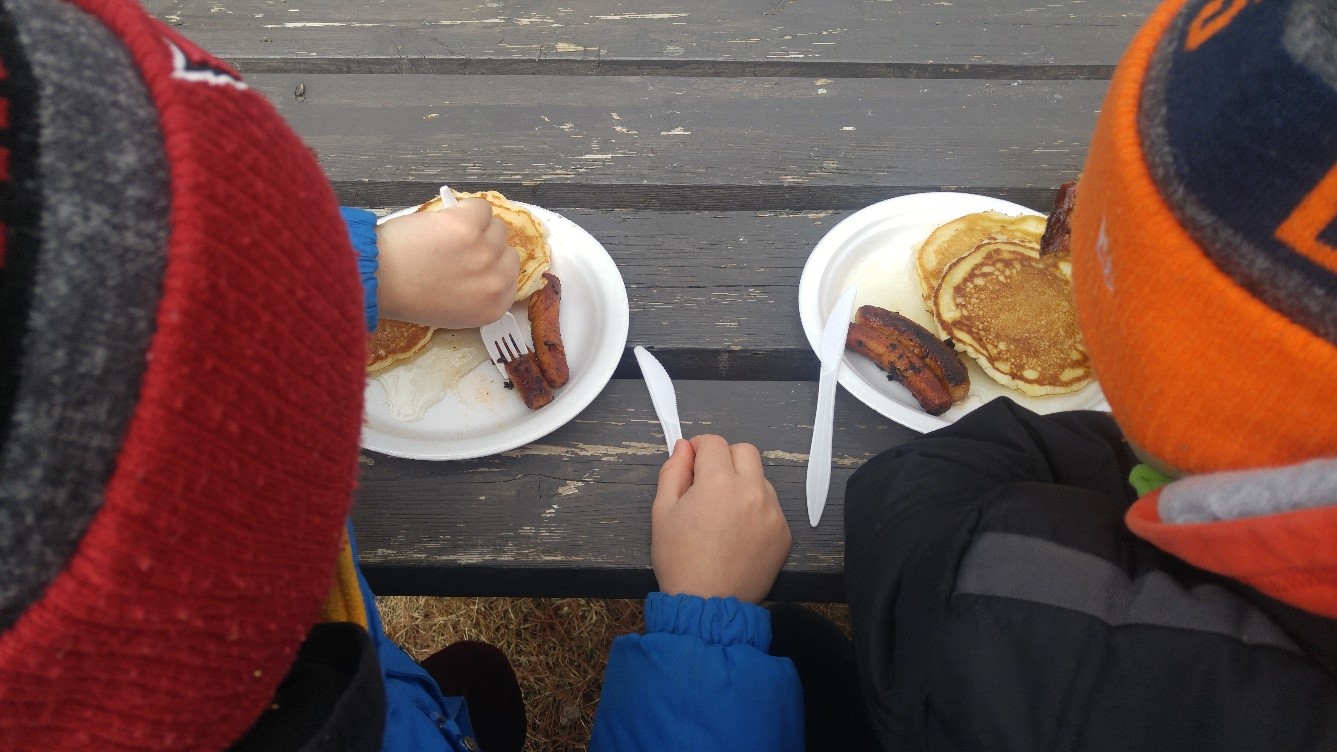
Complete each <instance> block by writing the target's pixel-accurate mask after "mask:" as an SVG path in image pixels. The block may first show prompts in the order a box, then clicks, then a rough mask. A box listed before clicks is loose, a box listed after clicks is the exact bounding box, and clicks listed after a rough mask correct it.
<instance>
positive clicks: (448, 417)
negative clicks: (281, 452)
mask: <svg viewBox="0 0 1337 752" xmlns="http://www.w3.org/2000/svg"><path fill="white" fill-rule="evenodd" d="M516 203H517V204H520V206H523V207H524V208H526V209H528V210H529V211H531V212H533V213H534V216H535V217H538V219H539V221H541V222H543V224H544V225H545V226H546V227H547V228H548V233H549V237H548V243H549V245H551V246H552V267H551V268H550V269H549V271H551V272H552V273H553V274H555V275H557V277H558V278H559V279H561V280H562V306H561V325H562V341H563V343H564V344H565V345H566V357H567V362H568V363H569V364H570V367H571V380H570V381H569V382H568V383H567V384H566V386H564V387H562V388H561V389H558V390H557V396H556V399H554V400H553V401H552V402H551V403H549V404H548V405H546V406H544V407H542V408H540V409H538V410H530V409H529V408H527V407H525V406H524V403H523V402H521V401H520V396H519V395H518V394H517V393H516V392H515V391H514V390H509V389H506V388H504V387H503V386H502V383H503V379H502V378H501V374H500V373H499V372H498V371H497V369H496V368H494V367H493V366H492V365H491V364H489V363H484V364H483V365H481V366H479V367H478V368H476V369H474V370H473V371H471V372H470V373H469V374H468V375H466V376H465V377H464V378H462V379H461V380H460V382H459V384H457V386H456V388H455V390H454V391H452V392H449V393H447V394H446V397H445V399H443V400H442V401H441V402H440V403H438V404H436V405H435V406H433V407H431V408H429V409H428V410H427V412H426V413H425V414H424V415H423V417H422V419H421V420H419V421H415V422H403V421H400V420H396V419H395V418H394V417H393V416H392V415H391V413H390V410H389V406H388V404H387V403H386V401H385V391H384V389H383V388H382V387H381V385H380V384H379V383H378V382H377V381H376V379H375V378H372V379H370V380H369V381H368V384H367V391H366V395H365V399H366V415H365V417H364V419H363V426H362V446H363V447H365V448H367V449H370V450H373V451H376V452H382V453H384V454H389V455H393V456H395V457H408V458H411V459H420V460H461V459H469V458H473V457H486V456H488V455H492V454H497V453H499V452H504V451H506V450H508V449H514V448H516V447H518V446H523V445H525V444H528V443H530V442H532V441H535V440H537V439H540V438H542V437H544V436H546V435H548V434H549V433H552V432H553V431H555V430H557V429H558V428H561V427H562V426H564V425H566V424H567V423H568V422H569V421H571V420H572V419H573V418H575V417H576V416H577V415H579V414H580V411H581V410H584V409H585V407H586V406H588V405H589V404H590V402H592V401H594V398H595V397H597V396H598V395H599V392H601V391H603V388H604V386H605V385H606V384H607V383H608V380H609V379H610V378H612V376H613V370H614V369H615V368H617V364H618V361H619V360H621V359H622V352H623V350H624V349H625V348H626V346H627V326H628V308H627V288H626V286H625V285H624V284H623V282H622V274H621V273H620V272H619V271H618V269H617V264H615V263H614V262H613V259H612V257H610V256H609V255H608V252H607V251H605V250H604V247H603V246H602V245H600V243H599V241H597V240H595V239H594V237H593V236H591V235H590V234H589V233H588V232H586V231H585V230H584V229H582V228H581V227H580V226H579V225H577V224H575V223H574V222H572V221H571V220H569V219H567V218H566V217H563V216H561V215H560V214H555V213H553V212H550V211H548V210H546V209H542V208H539V207H537V206H532V205H530V204H523V203H520V202H518V201H517V202H516ZM411 211H413V209H406V210H404V211H400V212H395V213H394V214H391V215H389V216H387V217H385V218H384V219H382V221H385V220H388V219H391V218H393V217H396V216H399V215H401V214H405V213H408V212H411ZM511 312H512V313H514V314H515V317H516V318H517V319H519V321H520V323H521V326H522V328H524V329H525V330H526V331H528V329H529V327H528V325H527V324H526V322H527V321H528V320H529V317H528V301H521V302H519V303H517V304H516V305H515V306H514V307H512V308H511ZM396 367H398V368H412V367H413V363H407V364H405V365H402V366H396Z"/></svg>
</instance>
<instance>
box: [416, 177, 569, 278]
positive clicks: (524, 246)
mask: <svg viewBox="0 0 1337 752" xmlns="http://www.w3.org/2000/svg"><path fill="white" fill-rule="evenodd" d="M454 193H455V197H456V198H481V199H483V200H484V201H486V202H488V203H489V204H492V215H493V216H494V217H496V218H497V219H500V220H501V221H502V222H504V223H505V224H506V245H508V246H510V247H512V248H514V249H515V250H516V251H518V252H519V253H520V279H519V280H518V281H517V282H516V285H515V299H516V301H517V302H518V301H521V300H524V299H525V298H528V297H529V296H530V295H533V294H534V293H535V292H537V291H538V289H539V288H541V287H543V285H544V284H545V282H544V279H543V273H544V272H546V271H548V267H550V266H551V265H552V249H551V248H550V247H549V246H548V229H547V228H546V227H544V226H543V223H542V222H540V221H539V220H538V218H537V217H535V216H534V215H533V214H532V213H530V211H529V210H528V209H526V208H524V207H523V206H520V205H519V204H517V203H515V202H513V201H511V200H510V199H508V198H506V197H505V196H503V195H501V194H500V193H497V192H496V191H481V192H478V193H460V192H459V191H454ZM442 208H443V207H442V206H441V197H440V196H435V197H433V198H432V199H431V200H430V201H428V202H427V203H425V204H422V205H421V206H419V207H418V211H441V209H442Z"/></svg>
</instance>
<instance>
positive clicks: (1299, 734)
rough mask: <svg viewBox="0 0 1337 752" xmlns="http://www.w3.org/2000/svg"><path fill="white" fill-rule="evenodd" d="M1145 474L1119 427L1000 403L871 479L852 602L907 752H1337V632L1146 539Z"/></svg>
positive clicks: (866, 674) (860, 489)
mask: <svg viewBox="0 0 1337 752" xmlns="http://www.w3.org/2000/svg"><path fill="white" fill-rule="evenodd" d="M1135 463H1136V460H1135V458H1134V457H1133V454H1132V452H1131V451H1130V449H1129V447H1128V445H1127V443H1126V442H1125V441H1124V440H1123V437H1122V435H1121V434H1120V432H1119V430H1118V427H1117V426H1116V425H1115V424H1114V422H1113V421H1112V420H1111V419H1110V418H1109V417H1108V416H1106V415H1104V414H1101V413H1089V412H1086V413H1063V414H1057V415H1051V416H1043V417H1042V416H1038V415H1035V414H1033V413H1031V412H1029V411H1027V410H1025V409H1023V408H1021V407H1018V406H1017V405H1016V404H1015V403H1012V402H1011V401H1009V400H1005V399H1000V400H996V401H994V402H992V403H990V404H988V405H986V406H984V407H983V408H980V409H978V410H976V411H974V412H972V413H971V414H970V415H968V416H966V417H965V418H964V419H962V420H961V421H959V422H957V423H956V424H954V425H952V426H949V427H947V428H944V429H941V430H939V431H935V432H933V433H931V434H928V435H925V436H923V437H920V438H918V439H916V440H913V441H911V442H909V443H907V444H904V445H901V446H898V447H896V448H894V449H892V450H890V451H887V452H885V453H883V454H881V455H879V456H878V457H876V458H874V459H873V460H870V461H869V462H868V463H867V464H866V465H864V466H863V467H862V468H860V469H859V471H858V472H856V473H855V474H854V476H853V477H852V478H851V479H850V481H849V486H848V489H847V493H846V502H845V504H846V507H845V527H846V564H845V569H846V581H847V591H848V596H849V602H850V608H851V618H852V622H853V626H854V639H855V649H856V654H857V657H858V662H859V670H860V680H861V683H862V685H863V690H864V695H865V697H866V698H867V701H868V705H869V714H870V717H871V720H872V723H873V725H874V727H875V729H876V732H877V734H878V736H879V738H880V740H881V742H882V744H883V745H884V746H885V747H886V748H887V749H895V750H901V749H963V750H1025V751H1026V752H1031V751H1033V750H1116V749H1127V750H1157V751H1161V750H1249V751H1251V752H1252V751H1255V750H1289V749H1337V622H1334V621H1333V620H1330V619H1324V618H1321V617H1318V616H1314V615H1312V614H1309V613H1306V612H1304V611H1300V610H1298V609H1295V608H1292V607H1290V606H1287V605H1285V604H1282V603H1280V602H1278V601H1275V600H1272V599H1270V598H1267V597H1266V596H1263V595H1261V594H1259V593H1257V592H1256V591H1253V590H1250V589H1248V588H1246V587H1244V586H1242V585H1240V584H1238V583H1236V582H1234V581H1231V580H1227V579H1225V578H1221V577H1219V576H1216V575H1213V574H1210V573H1207V572H1204V571H1201V570H1198V569H1195V568H1193V567H1190V566H1189V565H1187V564H1185V563H1183V562H1182V561H1180V560H1178V559H1175V558H1174V557H1172V556H1170V555H1169V554H1166V553H1164V552H1162V551H1160V550H1159V549H1157V548H1155V547H1154V546H1152V545H1151V544H1149V543H1147V542H1145V541H1143V540H1141V539H1139V538H1136V537H1134V536H1133V535H1132V534H1131V533H1129V532H1128V530H1127V527H1126V526H1125V524H1124V521H1123V516H1124V512H1125V511H1126V510H1127V508H1128V506H1129V505H1130V504H1131V503H1132V502H1133V501H1134V492H1133V489H1132V488H1131V487H1130V486H1129V485H1128V482H1127V478H1128V473H1129V470H1130V469H1131V467H1132V466H1133V464H1135ZM1334 545H1337V541H1334Z"/></svg>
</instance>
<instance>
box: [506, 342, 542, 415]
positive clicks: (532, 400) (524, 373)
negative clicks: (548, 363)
mask: <svg viewBox="0 0 1337 752" xmlns="http://www.w3.org/2000/svg"><path fill="white" fill-rule="evenodd" d="M506 373H507V374H508V375H510V377H511V383H512V384H514V385H515V390H516V391H517V392H519V393H520V399H522V400H524V402H525V407H527V408H529V409H530V410H537V409H539V408H540V407H543V406H544V405H546V404H548V403H549V402H552V400H553V393H552V390H551V389H549V388H548V382H547V381H545V380H544V379H543V373H542V372H541V371H540V370H539V363H538V359H537V358H535V357H534V353H532V352H531V353H525V354H524V355H521V356H520V357H518V358H512V359H511V360H509V361H507V363H506Z"/></svg>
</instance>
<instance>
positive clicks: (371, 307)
mask: <svg viewBox="0 0 1337 752" xmlns="http://www.w3.org/2000/svg"><path fill="white" fill-rule="evenodd" d="M339 214H341V215H342V216H343V218H344V224H345V225H347V226H348V238H349V240H351V241H353V250H354V251H357V270H358V273H360V274H361V275H362V305H363V310H364V311H365V312H366V315H367V331H369V332H370V331H372V330H374V329H375V328H376V318H377V311H376V269H377V261H378V259H379V258H380V251H379V250H378V249H377V247H376V215H375V214H372V213H371V212H369V211H367V210H366V209H353V208H350V207H347V206H341V207H339Z"/></svg>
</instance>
